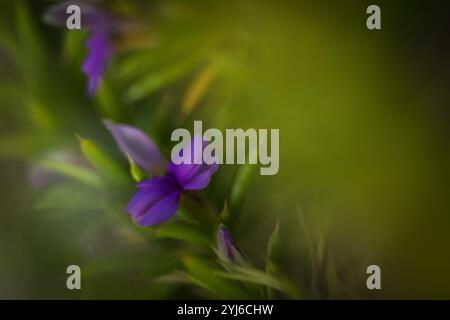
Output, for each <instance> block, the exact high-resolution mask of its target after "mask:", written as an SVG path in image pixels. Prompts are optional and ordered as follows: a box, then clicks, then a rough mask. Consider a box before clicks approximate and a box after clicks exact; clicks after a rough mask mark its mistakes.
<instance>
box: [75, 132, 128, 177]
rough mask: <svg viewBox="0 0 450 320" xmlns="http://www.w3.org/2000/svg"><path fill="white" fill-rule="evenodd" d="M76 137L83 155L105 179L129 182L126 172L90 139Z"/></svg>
mask: <svg viewBox="0 0 450 320" xmlns="http://www.w3.org/2000/svg"><path fill="white" fill-rule="evenodd" d="M78 139H79V140H80V148H81V151H82V153H83V155H84V156H85V157H86V159H87V160H88V161H89V162H90V163H91V164H92V165H93V166H94V167H95V168H96V169H97V170H98V172H99V173H100V174H101V175H102V176H103V177H104V178H105V179H107V180H110V181H112V182H114V183H116V184H126V183H128V182H129V179H128V177H127V174H126V173H125V172H124V171H123V170H122V168H121V167H120V166H119V165H117V164H116V163H115V162H114V161H113V160H112V159H111V158H110V157H109V156H108V155H107V154H106V153H105V152H104V151H103V150H102V149H100V148H99V147H98V146H97V145H95V144H94V143H93V142H92V141H91V140H88V139H84V138H81V137H78Z"/></svg>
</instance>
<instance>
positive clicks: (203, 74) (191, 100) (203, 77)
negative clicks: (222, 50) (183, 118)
mask: <svg viewBox="0 0 450 320" xmlns="http://www.w3.org/2000/svg"><path fill="white" fill-rule="evenodd" d="M216 76H217V65H215V64H212V63H211V64H208V65H206V66H205V67H204V68H203V69H202V70H201V71H200V72H199V73H198V74H197V75H196V77H195V78H194V80H193V81H192V82H191V84H190V85H189V87H188V88H187V90H186V94H185V96H184V99H183V102H182V105H181V110H182V111H183V113H184V114H185V115H187V114H189V113H191V112H192V111H193V110H194V108H195V107H196V106H197V105H198V104H199V102H200V101H201V99H203V97H204V96H205V95H206V93H207V91H208V89H209V87H210V86H211V84H212V82H213V81H214V79H215V78H216Z"/></svg>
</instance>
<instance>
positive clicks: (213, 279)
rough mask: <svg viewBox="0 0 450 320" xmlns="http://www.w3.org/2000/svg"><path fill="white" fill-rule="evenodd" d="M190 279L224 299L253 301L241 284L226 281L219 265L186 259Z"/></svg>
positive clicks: (191, 258)
mask: <svg viewBox="0 0 450 320" xmlns="http://www.w3.org/2000/svg"><path fill="white" fill-rule="evenodd" d="M183 263H184V266H185V268H186V273H187V275H188V278H189V279H190V280H191V281H192V282H193V283H195V284H197V285H198V286H200V287H202V288H204V289H206V290H208V291H210V292H212V293H214V294H216V295H217V296H219V297H221V298H223V299H251V298H252V296H251V294H250V293H249V291H248V289H247V288H245V286H243V285H242V284H241V283H239V282H236V281H233V280H231V279H226V278H224V277H222V276H220V275H218V272H220V270H219V269H218V267H217V265H215V264H214V263H211V262H209V261H207V260H204V259H199V258H194V257H186V258H184V259H183Z"/></svg>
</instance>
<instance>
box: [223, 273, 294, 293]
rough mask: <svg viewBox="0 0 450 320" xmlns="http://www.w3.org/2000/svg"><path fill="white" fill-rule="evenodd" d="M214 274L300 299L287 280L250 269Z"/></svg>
mask: <svg viewBox="0 0 450 320" xmlns="http://www.w3.org/2000/svg"><path fill="white" fill-rule="evenodd" d="M216 274H217V275H219V276H221V277H224V278H228V279H234V280H239V281H243V282H248V283H253V284H259V285H263V286H267V287H270V288H273V289H276V290H278V291H280V292H283V293H284V294H286V295H288V296H290V297H292V298H297V299H298V298H301V294H300V292H299V290H298V289H297V288H296V287H295V286H294V285H292V283H291V282H290V281H288V280H287V279H283V278H280V277H274V276H272V275H269V274H267V273H266V272H263V271H260V270H257V269H254V268H251V267H239V266H234V267H233V268H232V271H231V272H223V271H218V272H216Z"/></svg>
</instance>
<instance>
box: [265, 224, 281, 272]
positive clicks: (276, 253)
mask: <svg viewBox="0 0 450 320" xmlns="http://www.w3.org/2000/svg"><path fill="white" fill-rule="evenodd" d="M280 254H281V238H280V222H279V221H278V222H277V225H276V226H275V229H274V230H273V232H272V234H271V235H270V238H269V241H268V243H267V264H266V270H267V272H269V273H270V274H276V273H278V272H279V271H280V270H279V267H278V263H279V259H280Z"/></svg>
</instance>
